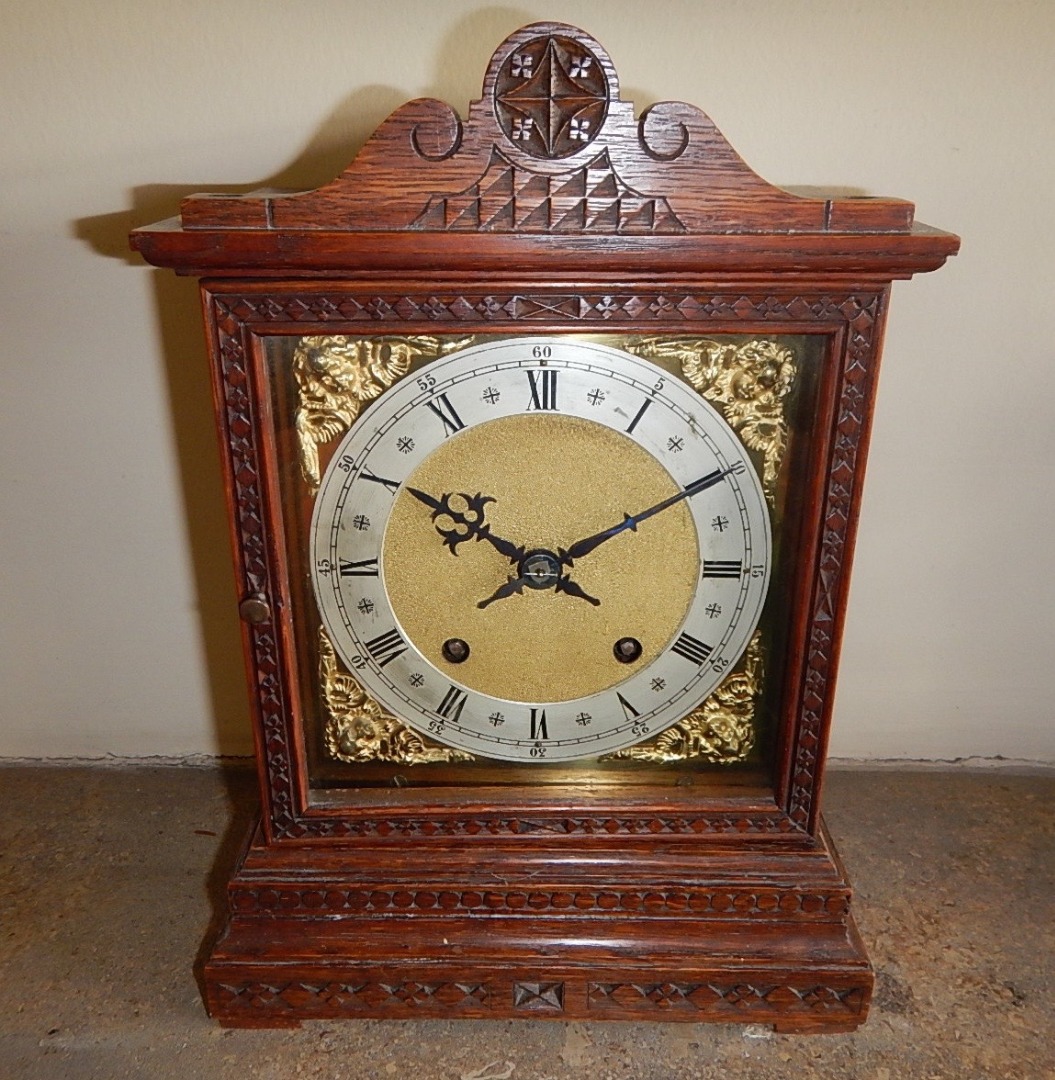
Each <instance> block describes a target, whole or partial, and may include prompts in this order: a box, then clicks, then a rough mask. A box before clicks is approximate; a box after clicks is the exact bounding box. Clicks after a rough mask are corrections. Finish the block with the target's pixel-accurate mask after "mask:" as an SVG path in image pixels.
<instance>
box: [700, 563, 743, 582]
mask: <svg viewBox="0 0 1055 1080" xmlns="http://www.w3.org/2000/svg"><path fill="white" fill-rule="evenodd" d="M743 572H744V563H743V560H742V559H704V560H703V576H704V577H713V578H738V577H740V575H741V574H742V573H743Z"/></svg>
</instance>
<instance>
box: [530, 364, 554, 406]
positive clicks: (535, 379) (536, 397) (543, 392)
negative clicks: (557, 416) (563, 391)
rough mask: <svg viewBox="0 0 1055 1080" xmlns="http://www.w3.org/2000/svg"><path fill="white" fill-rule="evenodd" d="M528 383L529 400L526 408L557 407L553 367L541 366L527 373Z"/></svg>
mask: <svg viewBox="0 0 1055 1080" xmlns="http://www.w3.org/2000/svg"><path fill="white" fill-rule="evenodd" d="M527 377H528V384H529V386H530V387H531V400H530V401H529V402H528V409H549V410H550V411H555V410H556V408H557V372H556V371H555V370H554V369H553V368H542V369H541V370H539V371H529V372H528V373H527Z"/></svg>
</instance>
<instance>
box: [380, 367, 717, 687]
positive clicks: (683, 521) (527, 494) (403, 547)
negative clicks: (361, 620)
mask: <svg viewBox="0 0 1055 1080" xmlns="http://www.w3.org/2000/svg"><path fill="white" fill-rule="evenodd" d="M548 370H549V369H548ZM505 374H506V377H508V376H509V375H512V376H513V378H512V379H510V387H511V388H510V390H509V391H508V394H509V396H510V397H511V398H512V397H513V395H515V394H517V393H518V392H519V393H520V395H521V396H522V397H523V399H524V400H523V401H520V400H518V399H517V401H516V403H517V404H518V405H521V406H522V405H523V404H525V402H530V393H527V394H524V393H523V392H522V391H521V388H520V387H519V386H518V381H519V382H521V383H523V385H524V388H527V387H528V383H527V380H526V378H525V374H524V372H523V371H522V370H519V369H511V370H510V371H509V372H507V373H505ZM565 374H566V373H565V372H561V376H563V375H565ZM492 381H495V380H492ZM558 385H560V387H561V390H562V391H565V394H566V395H567V394H570V392H571V391H570V383H569V384H568V389H567V390H565V386H564V385H563V383H562V382H559V383H558ZM451 400H453V397H452V398H451ZM558 404H559V405H562V406H564V407H565V408H567V407H568V406H570V404H571V402H570V400H569V402H568V405H567V406H566V405H564V402H563V401H562V400H558ZM499 405H500V403H499ZM587 407H589V406H588V404H587ZM462 411H463V410H459V412H462ZM677 491H678V485H677V483H676V481H675V480H674V479H673V477H672V476H671V474H670V473H669V471H668V470H667V469H666V468H664V466H663V465H662V463H661V462H659V461H658V460H657V459H656V458H655V457H654V456H653V455H652V454H651V453H649V452H648V451H647V450H646V449H645V448H644V447H642V446H640V445H639V444H638V443H636V442H635V441H634V440H633V438H632V437H629V436H627V435H625V434H624V433H621V432H619V431H616V430H613V429H612V428H609V427H606V426H605V425H604V424H601V423H598V422H597V421H595V420H589V419H586V418H584V417H580V416H574V415H571V416H569V415H556V414H555V412H554V411H551V410H533V411H531V412H524V413H520V414H514V415H511V416H506V417H502V418H498V419H493V420H484V421H483V422H482V423H480V424H478V425H472V426H470V425H469V423H468V421H467V422H466V428H465V429H464V430H463V431H460V432H459V433H457V434H456V435H454V436H452V437H449V438H447V439H444V440H443V441H442V443H441V445H439V446H438V447H437V448H436V449H435V450H433V451H432V452H431V453H430V454H428V455H427V456H426V457H425V459H424V460H423V461H422V462H421V464H420V465H419V466H418V467H417V468H416V469H415V470H414V471H413V472H412V473H411V474H410V476H409V477H408V478H407V480H406V483H405V485H404V486H403V488H402V489H401V491H400V492H399V493H398V494H397V495H396V497H395V500H394V505H393V506H392V512H391V515H390V516H389V518H388V524H387V526H386V529H385V537H384V543H383V545H382V555H381V571H382V577H383V585H384V589H385V592H386V594H387V597H388V601H389V603H390V604H391V605H392V612H393V614H394V616H395V620H396V622H397V623H398V624H399V625H400V626H401V627H402V628H403V630H404V631H405V632H406V636H407V637H408V639H409V640H410V641H412V642H414V644H415V645H416V646H417V647H418V648H419V649H420V650H421V652H422V654H423V655H424V657H425V658H426V659H427V660H428V661H429V662H430V663H431V664H432V665H434V666H435V667H436V668H437V669H438V670H440V671H445V670H448V669H449V665H448V664H446V663H444V658H443V654H442V647H443V642H444V641H445V640H446V639H448V638H450V637H457V638H460V639H463V640H464V641H466V642H468V644H469V646H470V648H471V650H472V653H471V656H470V658H469V659H468V661H466V662H465V663H464V664H462V665H460V667H459V669H458V671H457V673H456V674H457V679H458V681H459V682H460V683H461V684H462V685H463V686H465V687H466V688H470V689H473V690H477V691H479V692H480V693H484V694H488V695H490V696H491V697H494V698H500V699H503V700H508V701H532V702H555V701H570V700H573V699H576V698H584V697H588V696H590V695H591V694H596V693H599V692H600V691H602V690H605V689H607V688H609V687H611V686H613V685H615V684H616V683H617V682H621V681H622V680H623V679H625V678H626V677H627V674H628V672H627V670H626V668H625V667H622V666H621V665H619V664H617V663H615V662H614V660H613V657H612V644H613V642H614V641H615V640H616V639H617V638H620V637H623V636H626V635H633V636H634V637H636V638H638V639H640V640H641V641H642V642H644V643H645V651H644V653H643V662H644V663H646V664H647V663H649V662H650V661H651V660H653V659H655V658H656V657H657V656H658V655H659V654H660V652H661V651H662V650H663V648H664V647H665V646H666V645H667V644H668V642H669V641H670V640H671V638H672V637H673V636H674V634H675V632H676V631H677V629H678V627H680V626H681V624H682V623H683V622H684V620H685V616H686V613H687V611H688V609H689V605H690V603H691V601H692V598H693V594H694V592H695V589H696V582H697V580H698V577H699V574H700V556H699V542H698V539H697V535H696V527H695V524H694V523H693V519H692V515H691V513H690V512H689V509H688V507H686V506H685V505H677V506H673V507H671V509H670V511H669V513H668V514H667V515H666V516H665V517H664V519H663V520H662V521H658V520H657V521H656V522H654V523H653V527H652V528H646V527H644V526H643V527H642V528H641V530H640V531H639V532H638V533H637V534H631V533H629V532H627V533H626V534H625V535H621V536H618V537H614V538H612V540H611V541H610V542H609V543H607V544H604V545H601V546H600V547H598V548H597V549H596V550H595V551H593V552H591V553H590V554H589V556H584V557H583V558H581V559H573V560H572V561H571V562H572V565H568V564H567V562H566V561H565V560H562V558H561V554H560V553H561V551H562V550H565V549H567V548H569V547H570V546H571V545H572V544H573V543H574V542H575V541H576V540H578V539H580V538H581V537H585V536H589V535H593V534H594V533H596V532H598V530H602V529H605V528H606V527H608V526H610V525H612V524H614V523H615V522H617V521H620V520H622V518H623V514H624V512H625V511H626V510H629V509H631V508H635V507H644V506H649V505H652V504H654V503H656V502H659V501H660V500H662V499H664V498H667V497H669V496H671V495H674V494H676V492H677ZM414 492H418V493H421V494H422V495H424V494H427V493H431V494H432V495H434V496H438V497H439V499H440V501H442V498H443V496H449V499H448V500H447V503H446V504H444V505H449V509H450V514H447V513H443V512H440V513H438V514H434V513H433V512H430V507H429V506H428V505H426V504H423V503H422V501H421V499H420V498H419V497H417V496H415V495H414V494H413V493H414ZM478 494H479V495H480V496H481V498H480V499H477V495H478ZM484 498H486V499H487V500H488V501H487V502H483V499H484ZM470 503H472V504H473V506H474V508H473V509H470V508H469V504H470ZM477 504H479V510H478V513H479V514H480V515H481V516H482V526H481V527H482V528H486V529H487V530H488V533H489V535H490V536H491V537H496V536H497V537H501V538H502V539H503V540H506V541H508V542H509V543H510V544H511V545H513V548H515V549H517V550H511V551H510V553H509V554H505V553H503V552H502V551H500V550H498V549H497V548H496V547H495V546H494V545H493V544H491V543H489V542H487V541H486V540H479V539H475V538H474V537H472V536H469V537H467V538H466V539H465V540H464V541H460V542H459V539H458V538H459V537H460V536H461V535H463V534H465V533H466V532H467V531H468V530H467V527H466V526H465V525H464V524H462V523H461V522H460V520H458V517H459V515H460V514H461V511H462V510H463V509H464V510H465V516H466V518H467V519H468V520H470V521H475V520H476V518H475V514H476V513H477V510H476V509H475V506H476V505H477ZM437 529H440V530H444V531H445V532H450V533H453V534H454V535H453V536H452V537H451V540H452V541H453V542H454V544H455V545H456V546H455V548H454V551H453V552H452V550H451V546H450V542H448V543H444V542H443V538H442V537H441V535H440V534H439V533H438V532H437ZM657 565H658V566H663V567H664V573H663V574H662V575H657V574H655V573H654V572H653V569H652V568H654V567H655V566H657ZM510 578H512V583H510ZM569 590H571V591H569ZM576 590H578V591H581V593H583V594H584V596H580V595H578V594H577V592H576Z"/></svg>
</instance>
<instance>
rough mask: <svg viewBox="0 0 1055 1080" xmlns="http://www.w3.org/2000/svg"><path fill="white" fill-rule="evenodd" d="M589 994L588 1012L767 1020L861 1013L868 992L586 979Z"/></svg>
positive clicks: (854, 988)
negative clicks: (676, 1014)
mask: <svg viewBox="0 0 1055 1080" xmlns="http://www.w3.org/2000/svg"><path fill="white" fill-rule="evenodd" d="M587 994H588V1002H589V1009H590V1012H591V1013H592V1014H595V1015H596V1016H597V1017H598V1018H600V1017H602V1016H603V1017H605V1018H615V1017H618V1016H625V1015H627V1014H628V1013H630V1014H633V1015H634V1016H637V1017H640V1018H641V1019H646V1018H647V1019H652V1020H659V1019H664V1020H672V1019H674V1016H673V1015H671V1014H673V1013H687V1014H688V1016H687V1019H702V1018H703V1017H707V1018H708V1019H712V1020H713V1019H717V1018H718V1017H720V1016H726V1017H728V1019H729V1020H730V1021H734V1020H735V1021H737V1022H743V1021H750V1020H751V1018H752V1014H756V1013H757V1014H760V1017H765V1018H766V1019H767V1020H769V1021H770V1022H772V1020H773V1019H774V1018H775V1016H774V1014H775V1015H776V1016H780V1017H790V1016H795V1015H798V1014H802V1015H807V1016H810V1015H812V1016H816V1015H825V1016H828V1015H832V1014H845V1015H847V1016H860V1015H861V1014H862V1012H863V1010H864V1008H865V1005H866V1004H867V1002H868V996H869V995H868V991H867V990H866V989H865V988H863V987H860V986H850V987H831V986H788V985H782V984H778V985H776V986H773V985H763V986H758V985H753V984H751V983H749V982H739V983H733V984H728V983H726V984H722V985H715V984H714V983H709V982H690V983H684V982H678V983H673V982H640V983H627V982H624V983H590V984H589V988H588V991H587ZM646 1014H650V1015H647V1016H646Z"/></svg>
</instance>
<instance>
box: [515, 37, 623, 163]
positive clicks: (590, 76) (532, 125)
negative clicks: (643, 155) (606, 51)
mask: <svg viewBox="0 0 1055 1080" xmlns="http://www.w3.org/2000/svg"><path fill="white" fill-rule="evenodd" d="M608 97H609V88H608V81H607V79H606V78H605V74H604V70H603V69H602V67H601V64H600V62H599V61H598V59H597V57H596V56H594V55H593V53H591V52H590V51H589V50H588V49H586V48H584V47H583V46H582V45H580V44H579V43H578V42H575V41H571V40H570V39H568V38H561V37H546V38H536V39H534V40H533V41H529V42H527V43H526V44H525V45H524V46H523V47H521V48H520V49H517V50H515V51H514V52H513V53H512V54H511V55H510V56H509V58H508V59H507V60H506V62H505V64H504V65H503V66H502V71H501V73H500V75H499V79H498V83H497V85H496V87H495V112H496V114H497V116H498V120H499V122H500V123H501V125H502V130H503V131H504V132H505V133H506V135H507V136H508V137H509V139H510V141H511V142H513V143H514V144H515V145H516V146H518V147H519V148H520V149H521V150H524V151H526V152H527V153H529V154H531V155H532V157H539V158H563V157H569V156H570V155H571V154H574V153H575V152H576V151H578V150H581V149H582V148H583V147H584V146H587V145H589V144H590V143H591V142H593V140H594V138H596V136H597V133H598V131H599V130H600V128H601V125H602V124H603V123H604V118H605V115H606V113H607V111H608Z"/></svg>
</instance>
